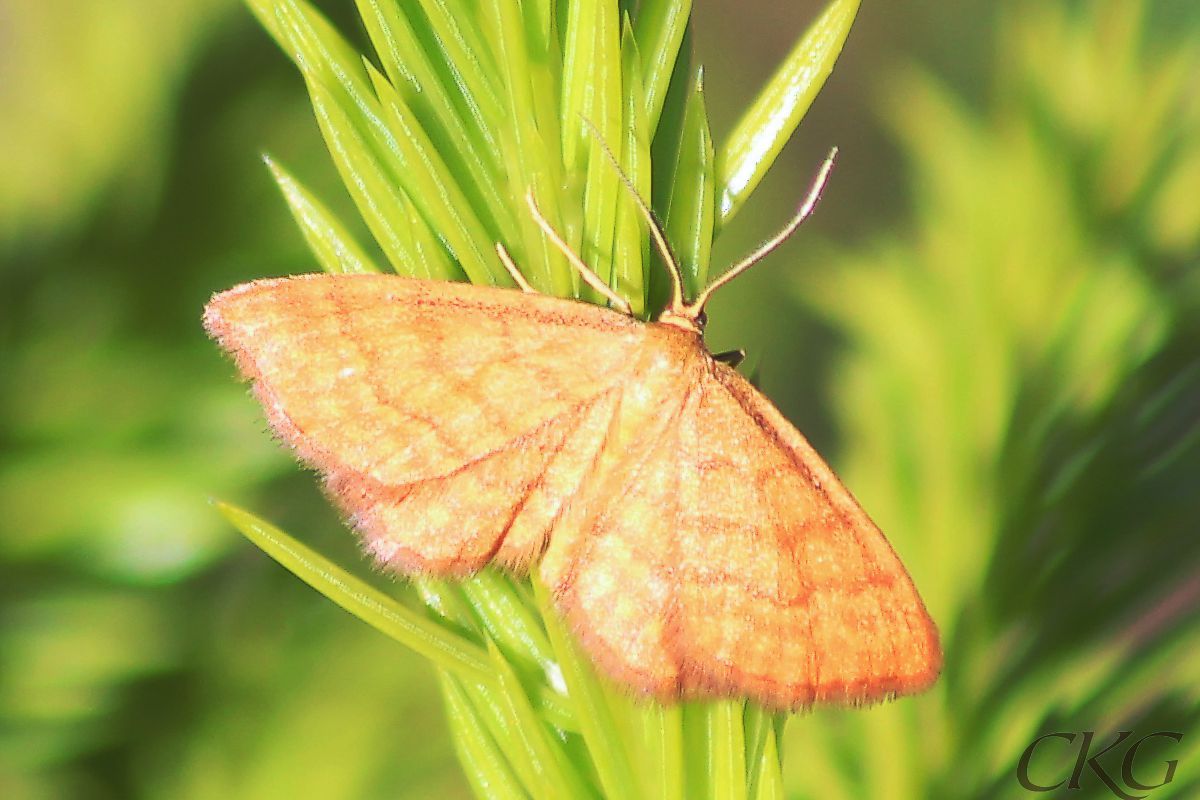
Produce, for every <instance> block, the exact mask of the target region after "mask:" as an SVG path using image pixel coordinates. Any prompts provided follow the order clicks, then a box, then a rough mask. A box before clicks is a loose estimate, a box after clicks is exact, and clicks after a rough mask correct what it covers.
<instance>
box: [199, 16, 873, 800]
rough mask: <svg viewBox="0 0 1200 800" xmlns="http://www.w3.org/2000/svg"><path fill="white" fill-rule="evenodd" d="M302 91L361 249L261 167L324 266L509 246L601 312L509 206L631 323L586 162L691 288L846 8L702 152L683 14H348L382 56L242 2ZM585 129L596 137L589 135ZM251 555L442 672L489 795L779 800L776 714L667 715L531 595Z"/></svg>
mask: <svg viewBox="0 0 1200 800" xmlns="http://www.w3.org/2000/svg"><path fill="white" fill-rule="evenodd" d="M250 4H251V6H252V8H253V9H254V11H255V12H256V14H257V15H258V17H259V19H260V20H261V22H262V23H263V25H264V26H265V27H266V28H267V29H268V30H269V31H270V32H271V34H272V36H273V37H274V38H275V39H276V40H277V41H278V42H279V44H280V45H281V46H282V47H283V48H284V50H285V51H286V52H288V53H289V54H290V55H291V56H292V57H293V60H294V61H295V63H296V65H297V66H298V67H299V69H300V71H301V74H302V75H303V76H304V78H305V81H306V84H307V86H308V90H309V94H310V97H311V100H312V103H313V108H314V111H315V113H316V117H317V121H318V123H319V125H320V128H321V131H322V133H323V135H324V137H325V140H326V143H327V145H328V148H329V151H330V153H331V155H332V156H333V159H334V162H335V164H336V166H337V168H338V170H339V171H340V173H341V176H342V178H343V182H344V183H345V186H346V188H347V189H348V191H349V193H350V195H351V197H352V198H353V200H354V202H355V204H356V206H357V208H358V211H359V212H360V214H361V216H362V218H363V220H364V221H365V223H366V225H367V227H368V228H369V229H370V231H371V233H372V235H373V238H374V241H375V243H376V245H377V246H378V251H377V253H375V254H372V253H369V252H368V250H367V249H365V248H364V247H363V246H361V245H360V244H359V243H358V242H356V241H355V239H354V238H352V236H351V235H350V233H349V229H350V226H348V225H346V224H344V223H343V222H342V221H340V220H338V219H337V218H336V217H335V216H334V215H333V214H332V213H331V212H330V211H329V210H328V208H327V206H326V205H325V204H324V203H323V202H322V201H321V200H319V199H318V198H317V197H316V196H315V195H314V193H312V192H311V191H309V190H308V189H307V188H305V187H304V186H303V184H302V183H300V182H299V181H298V180H297V179H296V178H295V177H293V176H292V175H291V174H290V173H288V172H287V171H286V170H285V169H284V168H283V167H282V166H280V165H279V164H277V163H275V162H270V166H271V169H272V171H273V172H274V174H275V177H276V179H277V181H278V182H279V185H280V187H281V188H282V189H283V192H284V195H285V197H286V198H287V200H288V203H289V204H290V206H291V208H292V211H293V214H294V216H295V217H296V220H297V222H298V223H299V224H300V227H301V229H302V231H303V232H304V235H305V237H306V239H307V241H308V243H309V245H310V246H311V249H312V251H313V253H314V255H315V256H316V257H317V259H318V262H319V263H320V264H321V266H322V267H323V268H324V269H326V270H327V271H331V272H361V271H370V270H374V269H376V268H377V267H376V264H377V263H379V262H380V261H381V260H382V261H383V262H385V263H387V264H388V265H389V267H390V269H392V270H394V271H396V272H398V273H400V274H404V275H412V276H420V277H429V278H441V279H462V278H466V279H468V280H471V281H474V282H478V283H484V284H492V283H499V284H503V283H505V282H506V277H505V275H504V273H503V271H502V269H501V266H500V263H499V262H498V261H497V259H496V258H495V256H494V253H493V244H494V243H495V242H503V243H504V244H505V245H506V246H507V248H508V249H509V251H510V252H511V253H512V255H513V257H514V259H515V260H516V262H517V263H518V264H520V265H521V266H522V269H523V270H524V272H525V274H526V275H527V276H528V278H529V280H530V282H531V283H532V284H533V285H534V286H535V287H536V288H538V289H539V290H541V291H544V292H547V293H553V294H558V295H562V296H581V297H584V298H585V299H589V300H593V301H594V300H597V297H596V296H594V295H593V294H592V293H591V292H590V291H589V290H587V288H586V287H581V286H580V285H579V284H578V280H577V276H575V275H574V274H573V273H572V272H571V271H570V270H569V269H568V268H567V266H566V265H565V263H564V262H563V258H562V256H561V254H559V253H557V252H556V251H554V250H553V249H552V248H550V247H548V245H547V244H546V243H545V241H544V240H543V238H542V236H541V234H540V232H539V231H538V230H537V228H536V226H535V224H534V221H533V219H532V218H531V216H530V215H529V214H527V213H525V211H524V203H523V200H522V198H523V196H524V194H525V192H526V190H527V189H528V188H533V189H534V191H535V192H536V194H537V196H538V198H539V200H540V202H541V205H542V206H543V209H544V211H545V212H546V214H547V216H548V217H549V219H550V220H551V222H552V224H554V226H555V227H556V228H557V229H559V230H561V231H563V232H564V235H565V238H566V240H567V241H568V242H569V243H570V244H571V245H572V246H573V248H574V249H576V250H577V251H578V252H580V253H581V254H582V256H583V258H584V260H585V261H586V262H587V263H588V264H589V265H590V266H591V267H592V268H593V269H594V270H595V271H596V272H597V273H598V274H599V276H600V277H601V279H603V280H604V281H606V282H607V283H608V284H609V285H610V286H611V287H613V288H614V289H615V290H616V291H617V292H619V293H620V294H622V295H623V296H624V297H626V298H627V299H628V300H629V302H630V304H631V306H632V307H633V309H634V310H635V313H638V314H642V315H645V316H648V317H649V316H653V313H654V311H656V310H657V309H658V308H659V307H661V305H662V300H663V295H664V292H663V283H662V281H663V275H662V270H661V269H659V268H658V267H657V266H656V265H655V264H654V262H653V261H652V259H651V257H650V254H649V250H648V247H647V238H646V235H645V231H644V228H643V222H642V220H641V219H640V217H639V215H638V213H637V209H636V206H635V204H634V203H633V200H632V198H631V197H630V196H629V195H628V193H626V192H625V191H624V190H623V188H622V186H621V183H620V177H619V176H618V174H617V172H616V171H615V170H614V169H613V168H612V166H611V164H610V163H609V162H608V159H607V157H606V156H605V154H604V152H603V148H604V146H605V144H607V145H608V146H610V147H611V148H612V150H613V151H614V153H615V156H616V158H617V160H618V161H619V162H620V164H621V167H622V169H623V171H624V172H625V173H626V174H627V175H628V176H629V178H630V180H631V182H632V184H633V185H634V186H635V187H636V188H637V190H638V191H639V192H640V193H641V194H642V195H643V196H645V197H652V198H653V201H654V205H655V207H656V209H657V211H658V213H659V214H660V215H661V217H662V218H663V220H664V223H665V226H666V230H667V233H668V236H669V238H670V239H671V241H672V242H673V244H674V246H675V248H676V250H677V251H678V254H679V257H680V261H681V265H682V267H683V270H684V274H685V279H686V281H687V283H688V284H689V289H690V292H689V294H691V295H694V294H695V293H696V292H697V290H698V289H699V288H700V287H702V286H703V285H704V284H705V283H706V281H707V273H708V259H709V253H710V250H711V244H712V240H713V237H714V235H715V234H716V232H717V231H718V230H719V228H720V227H721V226H722V225H723V224H724V223H726V222H728V220H730V219H731V218H732V217H733V216H734V214H736V212H737V211H738V210H739V209H740V208H741V207H742V205H743V204H744V202H745V201H746V199H747V197H748V196H749V195H750V194H751V193H752V192H753V191H754V189H755V188H756V187H757V185H758V183H759V181H760V180H761V178H762V176H763V174H764V173H765V172H766V170H767V169H768V168H769V167H770V166H771V164H772V163H773V161H774V159H775V157H776V156H777V155H778V153H779V151H780V149H781V148H782V147H783V144H784V143H785V141H786V140H787V138H788V137H789V136H790V135H791V132H792V131H793V130H794V128H795V127H796V125H797V124H798V123H799V120H800V118H801V117H802V116H803V114H804V112H805V111H806V110H807V108H808V106H809V104H810V103H811V102H812V99H813V98H814V96H815V94H816V92H817V91H818V90H819V88H820V86H821V84H822V82H823V81H824V78H825V76H827V75H828V73H829V70H830V69H831V68H832V64H833V61H834V60H835V59H836V57H837V54H838V52H839V51H840V49H841V46H842V43H843V41H844V40H845V37H846V35H847V33H848V30H849V27H850V24H851V22H852V21H853V19H854V16H855V13H856V11H857V7H858V3H857V0H833V2H830V3H829V4H828V5H827V7H826V8H825V10H824V11H823V13H822V14H821V16H820V17H819V18H818V19H817V20H816V21H815V22H814V23H813V25H812V27H811V28H810V30H809V32H808V33H807V34H806V35H805V36H804V37H803V38H802V39H801V40H800V42H799V43H798V44H797V45H796V47H795V49H794V50H793V51H792V52H791V53H790V54H789V56H788V57H787V59H786V60H785V62H784V64H783V65H782V66H781V67H780V68H779V70H778V72H777V73H776V75H775V76H774V77H773V78H772V79H771V81H770V82H769V83H768V84H767V86H766V87H765V88H764V90H763V91H762V92H761V93H760V94H759V95H758V97H757V98H756V99H755V100H754V101H753V102H752V103H751V105H750V107H749V109H748V110H747V112H746V113H745V115H744V116H743V118H742V119H741V121H740V122H739V123H738V124H737V125H736V126H735V128H734V131H733V133H732V134H731V136H730V137H729V139H728V141H727V142H726V143H725V144H723V145H721V146H717V145H715V144H714V143H713V141H712V136H711V133H710V131H709V125H708V120H707V113H706V110H705V101H704V91H703V83H702V80H701V73H700V71H699V70H698V69H696V68H694V66H693V65H692V63H691V57H690V51H689V49H688V48H687V47H686V46H685V40H686V36H687V24H688V16H689V10H690V4H689V3H687V2H680V0H650V1H647V2H642V3H640V4H639V5H638V8H637V12H636V14H631V13H630V11H629V9H627V8H626V7H625V4H623V3H619V2H617V0H586V1H585V0H577V1H573V2H560V3H552V2H549V1H548V0H546V1H544V2H525V3H516V2H511V0H482V1H481V2H478V3H476V2H470V1H469V0H460V1H454V0H423V1H422V2H419V3H416V4H408V5H406V6H401V5H400V4H399V3H396V2H392V1H391V0H360V2H359V3H358V9H359V13H360V15H361V17H362V20H363V22H364V24H365V29H366V32H367V35H368V37H369V38H370V41H371V44H372V46H373V49H374V54H375V58H376V59H377V60H370V59H367V58H364V57H362V56H361V55H360V54H358V53H357V52H356V51H355V49H354V48H353V47H352V46H351V45H350V44H349V43H348V42H347V41H346V40H345V39H343V37H342V36H341V35H340V34H339V33H337V32H336V31H335V30H334V28H333V27H332V26H331V25H330V24H329V23H328V22H327V21H326V20H325V19H324V18H323V17H322V16H320V15H319V14H318V13H317V12H316V11H315V10H314V9H313V8H312V7H310V6H309V5H308V4H306V3H304V2H300V0H251V3H250ZM589 127H594V129H595V135H593V134H592V133H590V132H589ZM221 508H222V510H223V512H224V513H225V514H226V516H227V517H228V518H229V519H230V520H231V521H232V522H233V523H234V524H235V525H236V526H237V527H238V528H239V529H240V530H241V531H242V532H243V533H245V534H246V535H247V536H248V537H249V538H250V539H251V540H252V541H254V542H255V543H256V544H258V545H259V546H260V547H262V548H263V549H264V550H266V551H267V552H268V553H270V554H271V555H272V556H273V557H274V558H276V559H277V560H278V561H280V563H282V564H283V565H284V566H286V567H288V569H290V570H292V571H293V572H295V573H296V574H297V575H299V576H300V577H301V578H303V579H304V580H306V581H307V582H309V583H310V584H311V585H313V586H314V587H316V588H317V589H319V590H320V591H321V592H323V593H324V594H326V595H327V596H328V597H330V598H331V599H333V600H334V601H335V602H337V603H338V604H339V605H341V606H342V607H344V608H346V609H347V610H350V611H351V612H352V613H354V614H355V615H357V616H359V617H360V618H361V619H363V620H364V621H366V622H368V623H369V624H371V625H373V626H375V627H376V628H378V629H379V630H381V631H383V632H384V633H386V634H388V635H389V636H391V637H392V638H394V639H396V640H397V641H399V642H402V643H404V644H406V645H408V646H409V647H411V648H412V649H414V650H416V651H417V652H418V653H420V654H422V655H424V656H425V657H427V658H428V659H429V660H430V661H431V662H432V663H433V664H434V665H436V667H437V668H438V671H439V680H440V682H441V686H442V691H443V696H444V700H445V704H446V708H447V712H448V716H449V719H450V723H451V730H452V732H453V735H454V737H455V743H456V747H457V750H458V754H459V758H460V761H461V762H462V763H463V765H464V767H465V771H466V774H467V777H468V780H469V781H470V782H471V783H472V786H473V787H474V789H475V791H476V793H477V794H479V795H480V796H487V797H524V796H534V797H552V798H557V797H575V796H594V795H597V794H604V795H606V796H610V797H633V796H656V797H667V798H670V797H680V798H682V797H704V796H711V797H721V798H731V797H743V796H744V797H778V796H781V795H782V791H783V789H782V782H781V780H782V779H781V771H780V761H779V743H778V736H779V731H780V729H781V727H782V724H783V722H784V717H783V716H781V715H773V714H768V713H766V712H764V711H763V710H761V709H759V708H757V707H754V706H751V705H747V704H746V703H745V702H743V701H740V700H725V701H719V702H709V703H688V704H684V705H677V706H671V707H663V706H658V705H656V704H653V703H647V702H638V701H635V700H633V699H632V698H630V697H629V696H628V695H626V694H625V693H623V692H622V691H621V690H620V689H617V688H614V687H612V686H610V685H609V684H608V683H607V682H606V681H604V680H601V679H598V678H597V676H596V674H595V672H594V670H593V667H592V665H591V664H590V663H589V662H588V661H587V659H586V658H585V657H584V656H582V655H581V654H580V653H579V652H578V651H577V650H576V648H575V645H574V643H573V641H572V637H571V635H570V633H569V632H568V631H566V630H564V629H563V627H562V624H561V623H560V621H559V620H558V618H557V617H556V615H555V614H554V612H553V611H552V610H551V609H550V607H549V604H548V600H547V597H546V596H545V591H544V590H543V589H542V587H540V586H539V585H537V584H536V582H534V584H533V585H530V584H529V583H527V582H525V581H520V580H515V579H513V578H511V577H509V576H506V575H503V574H500V573H497V572H493V571H485V572H483V573H481V574H480V575H477V576H475V577H474V578H472V579H469V580H466V581H463V582H461V583H451V582H443V581H436V580H431V579H422V580H417V581H414V582H413V587H414V588H415V590H416V593H417V594H418V595H419V596H420V599H421V600H422V601H423V602H424V604H425V610H424V611H417V610H413V609H412V608H410V607H409V606H408V605H407V604H405V603H403V602H400V601H398V600H396V599H394V598H393V597H391V595H390V594H388V593H385V592H382V591H380V590H378V589H376V588H374V587H373V586H371V585H370V583H369V582H366V581H363V580H361V579H359V578H356V577H354V576H353V575H351V574H350V573H348V572H346V571H344V570H342V569H340V568H339V567H337V566H336V565H334V564H333V563H332V562H330V561H329V560H328V559H327V558H325V557H324V556H322V555H320V554H319V553H317V552H315V551H313V550H312V549H310V548H308V547H306V546H304V545H302V544H300V543H299V542H298V541H296V540H295V539H293V538H292V537H290V536H288V535H287V534H285V533H283V532H282V531H280V530H278V529H277V528H274V527H273V526H271V525H269V524H267V523H266V522H264V521H262V520H260V519H258V518H256V517H254V516H253V515H251V514H249V513H248V512H246V511H243V510H240V509H237V508H234V507H231V506H227V505H223V506H222V507H221Z"/></svg>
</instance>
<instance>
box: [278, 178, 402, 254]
mask: <svg viewBox="0 0 1200 800" xmlns="http://www.w3.org/2000/svg"><path fill="white" fill-rule="evenodd" d="M263 160H264V161H266V162H267V167H268V168H269V169H270V170H271V174H272V175H273V176H274V177H275V183H277V184H278V185H279V189H280V191H282V192H283V197H284V199H285V200H287V204H288V208H290V209H291V211H292V217H293V218H294V219H295V220H296V224H297V225H299V226H300V232H301V233H303V234H304V240H305V241H306V242H308V247H309V249H310V250H312V252H313V255H315V256H316V257H317V263H319V264H320V265H321V269H323V270H325V271H326V272H332V273H349V272H378V271H379V270H378V269H376V268H375V265H374V264H372V263H371V259H369V258H368V257H367V255H366V254H365V253H364V252H363V251H362V249H361V248H360V247H359V246H358V242H356V241H354V238H353V237H352V236H350V234H349V232H348V231H347V230H346V229H345V228H344V227H343V226H342V223H341V222H339V221H338V219H337V218H336V217H334V216H333V214H331V213H330V211H329V209H328V208H326V207H325V204H324V203H322V202H321V201H320V200H318V199H317V198H316V197H315V196H314V195H313V194H312V192H310V191H309V190H308V189H307V188H305V186H304V184H302V183H300V181H298V180H296V179H295V178H294V177H293V176H292V175H291V174H290V173H289V172H288V171H287V170H285V169H284V168H283V167H281V166H280V165H279V164H278V162H276V161H275V160H274V159H272V158H270V157H267V156H264V157H263Z"/></svg>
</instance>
